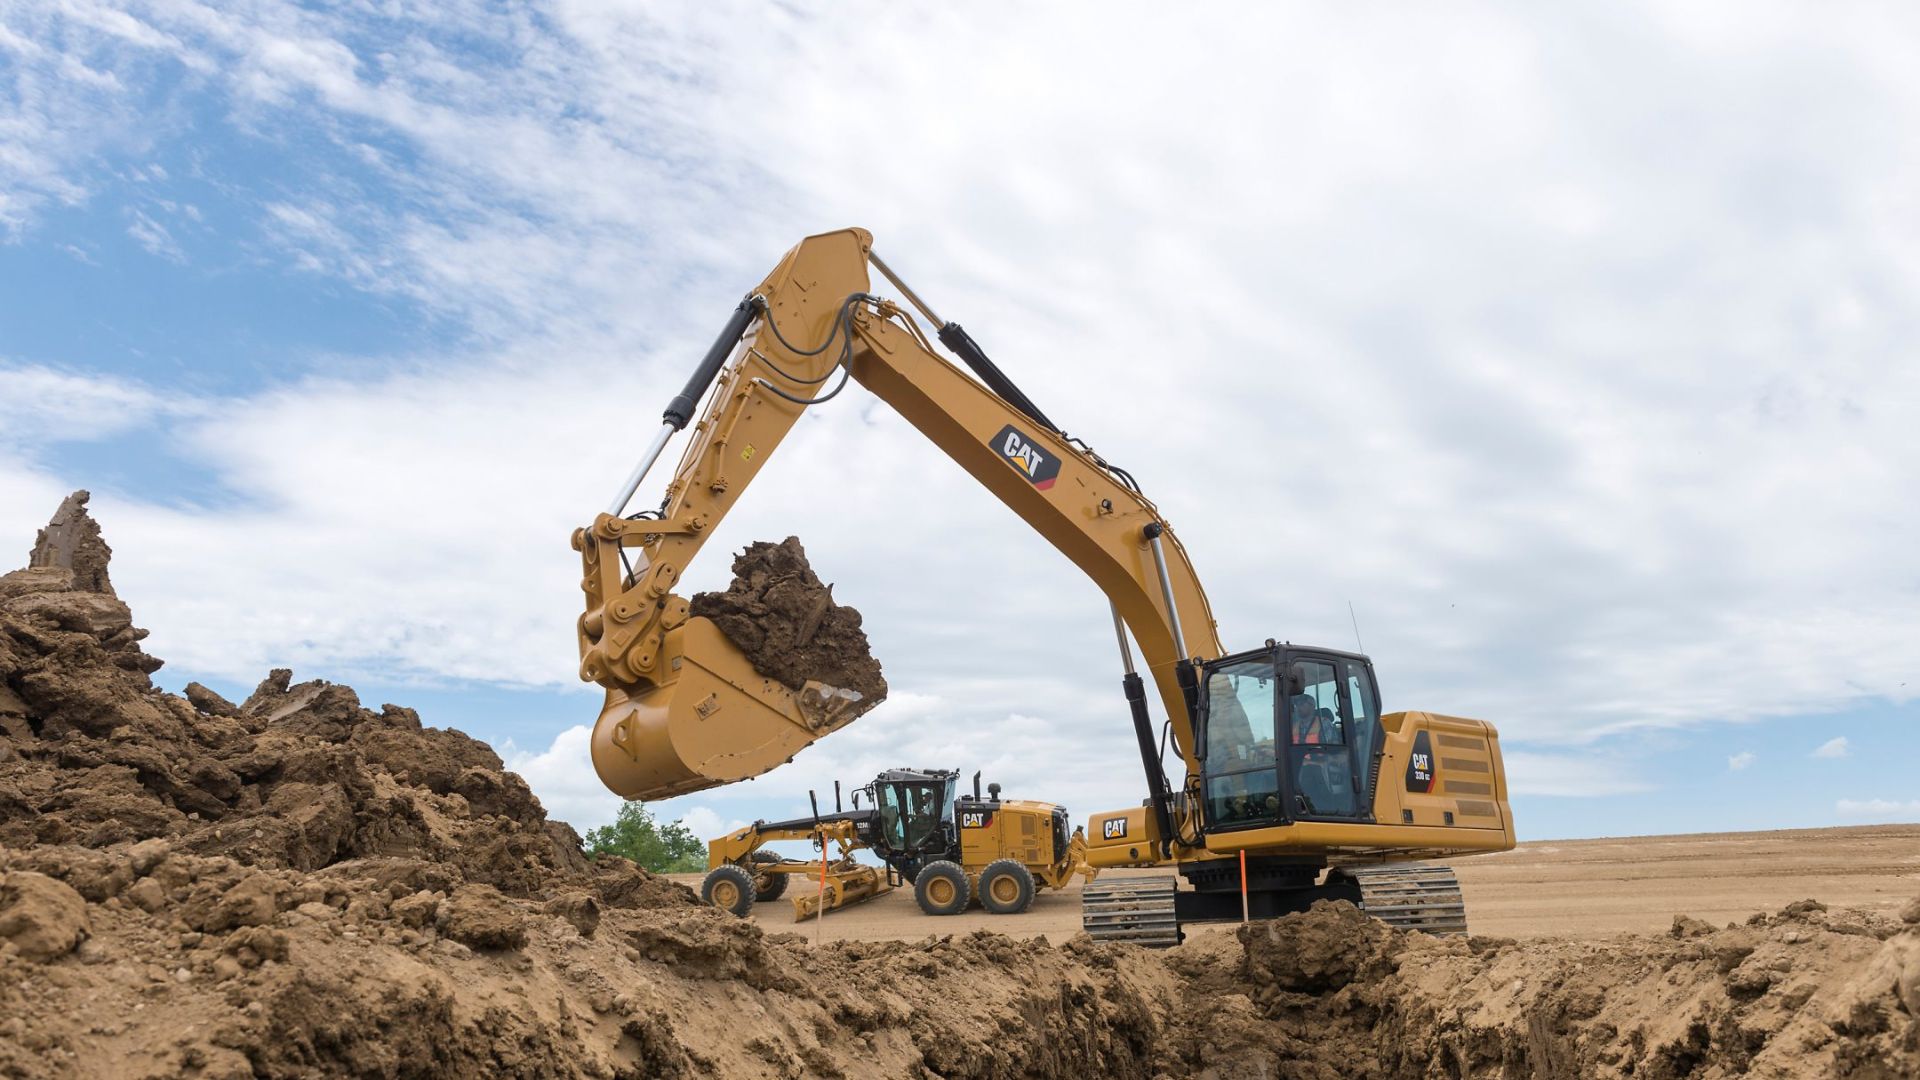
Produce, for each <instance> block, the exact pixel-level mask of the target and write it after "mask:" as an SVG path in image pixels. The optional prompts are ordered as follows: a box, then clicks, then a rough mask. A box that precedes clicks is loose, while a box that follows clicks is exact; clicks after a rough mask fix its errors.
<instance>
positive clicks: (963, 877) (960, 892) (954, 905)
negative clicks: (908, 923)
mask: <svg viewBox="0 0 1920 1080" xmlns="http://www.w3.org/2000/svg"><path fill="white" fill-rule="evenodd" d="M913 898H914V899H915V900H917V901H919V903H920V910H921V911H924V912H926V913H927V914H929V915H958V914H960V913H961V912H962V911H965V910H967V903H968V901H970V900H972V899H973V884H972V882H969V881H968V880H967V871H966V870H965V869H964V868H963V867H961V865H960V864H959V863H956V862H949V861H948V860H946V859H939V860H937V861H935V862H930V863H928V864H927V865H925V866H923V867H921V868H920V873H919V874H917V875H915V877H914V879H913Z"/></svg>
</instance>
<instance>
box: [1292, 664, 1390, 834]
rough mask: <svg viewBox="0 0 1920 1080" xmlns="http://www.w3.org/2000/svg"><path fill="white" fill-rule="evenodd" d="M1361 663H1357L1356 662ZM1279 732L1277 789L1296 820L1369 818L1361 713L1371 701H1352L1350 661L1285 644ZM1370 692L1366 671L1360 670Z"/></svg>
mask: <svg viewBox="0 0 1920 1080" xmlns="http://www.w3.org/2000/svg"><path fill="white" fill-rule="evenodd" d="M1363 667H1364V665H1363ZM1284 671H1285V673H1286V674H1285V679H1284V686H1285V692H1284V698H1283V700H1282V701H1280V702H1279V703H1278V704H1279V712H1280V717H1281V720H1280V736H1281V738H1282V739H1283V740H1284V741H1285V743H1286V747H1287V749H1286V754H1285V766H1284V769H1283V774H1284V775H1283V777H1282V780H1283V784H1282V786H1283V788H1284V789H1285V790H1286V791H1287V793H1288V798H1289V799H1290V809H1291V811H1292V815H1291V816H1292V817H1293V818H1295V819H1296V820H1301V821H1371V820H1372V819H1373V808H1372V801H1371V800H1370V799H1369V798H1367V794H1366V787H1367V784H1366V781H1367V779H1368V776H1369V773H1370V770H1371V762H1370V761H1368V760H1367V754H1366V752H1365V751H1366V748H1367V747H1368V746H1369V745H1370V744H1372V743H1373V742H1374V740H1373V738H1372V734H1373V732H1372V730H1371V724H1372V723H1373V720H1374V718H1373V717H1371V716H1367V717H1365V718H1362V716H1361V715H1360V713H1361V711H1362V710H1366V711H1371V708H1372V706H1371V703H1370V702H1369V701H1366V700H1358V701H1356V700H1355V696H1354V693H1353V691H1354V689H1357V688H1360V684H1359V683H1358V682H1357V681H1355V680H1354V679H1353V678H1352V677H1351V676H1352V675H1353V672H1354V668H1353V662H1352V661H1351V660H1350V659H1349V658H1347V657H1342V656H1335V655H1329V654H1322V653H1313V652H1299V651H1295V650H1288V651H1287V653H1286V656H1285V659H1284ZM1366 680H1367V685H1366V687H1365V688H1364V689H1363V690H1362V694H1361V696H1362V698H1365V697H1366V696H1367V692H1368V691H1370V690H1371V682H1372V673H1371V672H1370V671H1369V672H1366Z"/></svg>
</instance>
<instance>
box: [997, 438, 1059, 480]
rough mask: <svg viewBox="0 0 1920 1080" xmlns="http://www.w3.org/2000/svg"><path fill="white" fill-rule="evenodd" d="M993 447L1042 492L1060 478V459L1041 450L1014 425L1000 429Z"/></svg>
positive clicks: (1002, 458) (1001, 457)
mask: <svg viewBox="0 0 1920 1080" xmlns="http://www.w3.org/2000/svg"><path fill="white" fill-rule="evenodd" d="M992 445H993V448H994V450H995V451H997V452H998V453H999V454H1000V459H1001V460H1002V461H1005V462H1006V463H1007V464H1009V465H1011V466H1013V467H1014V468H1016V469H1018V470H1020V474H1021V475H1022V476H1025V477H1026V478H1027V480H1028V481H1029V482H1030V483H1032V484H1033V486H1034V487H1036V488H1039V489H1040V490H1041V491H1045V490H1047V489H1048V488H1050V487H1052V486H1053V482H1054V480H1056V479H1058V478H1059V476H1060V459H1059V458H1057V457H1054V456H1053V455H1052V454H1049V453H1047V452H1046V451H1045V450H1042V449H1040V447H1039V446H1038V445H1037V444H1036V443H1035V442H1034V441H1033V439H1031V438H1029V437H1028V436H1026V435H1024V434H1022V433H1021V432H1020V429H1019V428H1016V427H1014V426H1013V425H1012V424H1008V425H1007V426H1006V427H1003V428H1001V429H1000V434H998V435H995V436H994V437H993V444H992Z"/></svg>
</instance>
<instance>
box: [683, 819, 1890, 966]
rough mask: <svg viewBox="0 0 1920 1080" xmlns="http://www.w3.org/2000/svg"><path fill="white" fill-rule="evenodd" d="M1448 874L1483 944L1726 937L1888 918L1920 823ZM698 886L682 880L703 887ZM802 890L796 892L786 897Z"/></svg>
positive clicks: (1555, 845)
mask: <svg viewBox="0 0 1920 1080" xmlns="http://www.w3.org/2000/svg"><path fill="white" fill-rule="evenodd" d="M1453 865H1454V868H1455V870H1456V871H1458V873H1459V875H1460V881H1461V885H1462V887H1463V888H1464V889H1465V890H1466V894H1467V912H1468V922H1469V925H1470V926H1471V927H1472V930H1473V933H1475V934H1477V935H1488V936H1496V937H1515V938H1543V937H1557V938H1589V939H1590V938H1602V937H1607V936H1609V935H1612V934H1618V933H1647V932H1659V931H1663V930H1665V929H1667V928H1668V927H1669V926H1671V925H1672V923H1673V917H1674V916H1675V915H1682V914H1684V915H1691V916H1693V917H1694V918H1697V919H1703V920H1705V921H1707V922H1709V923H1712V924H1714V925H1716V926H1719V925H1725V924H1726V923H1729V922H1738V921H1742V920H1745V919H1746V918H1747V917H1748V916H1750V915H1753V914H1755V913H1756V912H1762V911H1778V910H1779V909H1780V908H1781V907H1783V906H1785V905H1786V904H1789V903H1792V902H1793V901H1795V900H1801V899H1806V898H1809V897H1810V898H1813V899H1817V900H1820V901H1821V902H1823V903H1826V904H1828V905H1831V906H1834V907H1843V906H1844V907H1857V908H1862V909H1867V910H1872V911H1878V912H1882V913H1887V914H1891V913H1892V912H1894V911H1895V910H1897V909H1898V908H1899V906H1900V905H1901V904H1904V903H1905V902H1906V901H1908V900H1909V899H1911V898H1912V897H1913V896H1914V894H1915V893H1920V825H1868V826H1859V827H1852V828H1835V829H1794V830H1787V831H1780V832H1747V833H1698V834H1692V835H1684V836H1638V837H1622V838H1610V839H1601V840H1543V841H1536V842H1533V843H1526V844H1521V845H1520V846H1519V847H1518V848H1515V849H1514V850H1513V851H1510V852H1505V853H1502V854H1498V855H1482V856H1477V857H1475V858H1471V859H1461V860H1458V861H1457V862H1455V863H1454V864H1453ZM1119 873H1122V874H1148V873H1156V871H1119ZM701 876H702V875H699V874H687V875H677V876H676V877H675V880H677V881H681V882H684V883H686V884H687V885H689V886H691V887H692V888H695V889H698V888H699V887H700V879H701ZM799 890H800V884H799V883H798V882H795V883H794V886H793V889H792V891H791V892H790V893H789V895H792V894H793V892H798V891H799ZM753 917H754V920H755V921H756V922H758V923H760V924H761V926H762V927H763V928H764V929H766V930H768V931H769V932H777V931H781V930H791V931H796V932H799V933H802V934H805V935H807V936H808V937H809V938H811V937H813V936H814V934H815V933H816V929H817V930H818V932H819V933H821V934H822V935H823V938H824V940H827V941H891V940H905V941H912V940H918V939H919V938H922V937H925V936H927V935H928V934H952V933H965V932H968V931H971V930H979V929H990V930H994V931H997V932H999V933H1004V934H1010V935H1013V936H1016V937H1038V936H1045V937H1046V938H1048V939H1049V940H1051V941H1054V942H1061V941H1065V940H1067V939H1068V938H1070V937H1072V936H1073V935H1074V934H1075V933H1078V932H1079V929H1080V893H1079V888H1078V886H1074V887H1071V888H1068V889H1066V890H1063V891H1061V892H1045V891H1043V892H1041V893H1040V894H1039V895H1038V896H1036V897H1035V898H1034V901H1033V907H1031V908H1029V909H1028V910H1027V912H1026V913H1025V914H1023V915H1020V916H1018V917H1009V916H995V915H988V914H986V913H985V912H983V911H981V910H980V909H978V908H974V909H972V910H970V911H967V912H966V913H964V914H961V915H954V916H948V917H945V918H938V919H936V918H930V917H928V916H926V915H923V914H921V912H920V909H919V907H917V906H916V905H915V904H914V902H913V892H912V890H911V889H896V890H894V891H893V892H891V893H888V894H886V895H884V896H881V897H879V898H878V899H875V900H872V901H869V902H868V903H866V904H861V905H857V906H854V907H850V908H842V909H840V910H839V911H835V912H830V913H829V914H828V915H827V917H826V920H825V923H824V925H823V926H821V927H818V928H816V927H815V926H814V924H812V923H811V922H808V923H802V924H799V925H795V924H794V923H793V922H792V919H793V909H792V907H791V905H790V904H789V903H788V902H787V901H786V900H784V899H783V900H778V901H774V902H772V903H767V904H761V905H758V906H757V907H756V908H755V909H754V913H753Z"/></svg>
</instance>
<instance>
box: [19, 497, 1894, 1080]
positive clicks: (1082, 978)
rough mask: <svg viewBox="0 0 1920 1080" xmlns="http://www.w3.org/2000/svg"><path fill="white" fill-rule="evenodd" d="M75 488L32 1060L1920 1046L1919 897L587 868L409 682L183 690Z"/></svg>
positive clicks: (545, 1062) (1116, 1066) (1808, 1051)
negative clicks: (1229, 912) (1733, 897)
mask: <svg viewBox="0 0 1920 1080" xmlns="http://www.w3.org/2000/svg"><path fill="white" fill-rule="evenodd" d="M61 513H62V519H61V520H60V521H59V522H57V523H56V524H57V525H60V526H63V527H65V528H66V529H67V530H68V532H66V533H65V534H63V535H68V536H75V537H79V538H80V542H78V543H76V544H73V545H70V546H67V547H64V548H62V547H59V546H57V545H50V549H51V550H54V551H56V552H60V551H67V552H72V553H73V554H71V555H64V554H55V555H54V556H53V557H51V558H49V560H48V561H47V562H46V563H45V564H44V565H37V566H35V567H32V568H29V569H28V570H26V571H21V572H18V573H15V574H8V575H5V576H4V577H0V1075H3V1076H8V1077H15V1076H19V1077H29V1078H42V1077H47V1078H52V1077H60V1078H67V1077H89V1078H91V1077H109V1078H116V1077H127V1078H133V1077H195V1078H205V1077H212V1078H239V1077H288V1078H292V1077H318V1076H366V1077H390V1078H399V1077H409V1078H411V1077H421V1078H426V1077H453V1078H465V1077H488V1078H496V1077H594V1078H600V1080H605V1078H608V1077H615V1078H625V1077H656V1076H658V1077H695V1076H708V1075H720V1076H753V1077H802V1076H808V1077H811V1076H828V1077H841V1076H874V1077H893V1076H941V1077H979V1078H1008V1077H1028V1076H1032V1077H1079V1076H1087V1075H1101V1076H1107V1077H1112V1078H1115V1080H1128V1078H1135V1077H1138V1078H1142V1080H1145V1078H1149V1077H1163V1076H1165V1077H1187V1076H1195V1077H1199V1076H1241V1075H1246V1076H1272V1077H1328V1078H1331V1077H1377V1078H1402V1077H1405V1078H1415V1077H1420V1078H1425V1077H1430V1076H1457V1077H1521V1076H1543V1077H1545V1076H1554V1077H1557V1076H1602V1077H1605V1076H1616V1077H1624V1076H1633V1077H1637V1078H1656V1080H1657V1078H1667V1077H1683V1076H1684V1077H1701V1078H1709V1077H1721V1076H1732V1075H1736V1074H1738V1075H1749V1076H1761V1077H1788V1076H1857V1077H1895V1076H1913V1075H1916V1074H1917V1073H1920V1028H1917V1027H1916V1021H1915V1014H1916V1012H1917V1011H1920V902H1916V903H1915V904H1914V905H1912V906H1911V907H1910V908H1909V909H1908V910H1907V911H1906V912H1903V918H1904V919H1906V920H1907V921H1905V922H1897V921H1894V920H1891V919H1887V918H1883V917H1882V918H1876V917H1872V916H1865V915H1861V914H1859V913H1853V912H1843V911H1827V910H1826V909H1825V908H1823V907H1822V906H1821V905H1819V904H1815V903H1810V902H1808V903H1800V904H1795V905H1793V906H1791V907H1789V908H1788V909H1786V910H1785V911H1782V912H1781V913H1779V914H1778V915H1774V916H1768V917H1763V918H1758V919H1756V920H1754V921H1753V922H1751V923H1749V924H1747V925H1744V926H1736V927H1729V928H1725V929H1714V928H1712V927H1710V926H1707V925H1706V924H1704V923H1700V922H1698V921H1695V920H1681V921H1678V922H1676V924H1675V929H1674V932H1673V933H1672V934H1670V935H1666V936H1660V937H1642V938H1628V937H1623V938H1620V939H1616V940H1614V941H1609V942H1603V943H1592V942H1555V941H1547V942H1534V943H1529V944H1527V945H1519V944H1515V943H1513V942H1507V941H1501V940H1481V939H1475V940H1457V939H1455V940H1445V941H1442V940H1435V939H1431V938H1425V937H1421V936H1418V935H1407V934H1404V933H1401V932H1398V931H1393V930H1389V929H1387V928H1386V927H1384V926H1382V925H1380V924H1378V923H1375V922H1373V921H1371V920H1368V919H1366V918H1365V917H1363V916H1362V915H1361V914H1360V913H1359V912H1358V911H1356V910H1355V909H1353V908H1352V907H1351V906H1350V905H1345V904H1322V905H1317V906H1316V907H1315V908H1314V910H1312V911H1310V912H1307V913H1304V914H1301V915H1296V916H1292V917H1289V918H1287V919H1282V920H1277V921H1274V922H1268V923H1259V924H1255V925H1253V926H1251V927H1247V928H1243V929H1242V930H1241V931H1240V932H1239V933H1238V935H1237V936H1236V935H1231V934H1218V933H1216V934H1207V935H1204V936H1201V937H1199V938H1197V939H1196V940H1194V941H1192V942H1190V943H1189V944H1187V945H1184V946H1182V947H1180V948H1177V949H1174V950H1170V951H1168V952H1165V953H1155V952H1150V951H1146V950H1141V949H1137V948H1134V947H1131V946H1117V945H1095V944H1093V943H1091V942H1089V941H1087V940H1086V939H1085V938H1084V937H1082V938H1076V939H1074V940H1073V941H1071V942H1069V943H1067V944H1066V945H1065V946H1062V947H1059V948H1055V947H1053V946H1050V945H1048V944H1047V943H1046V942H1045V941H1044V940H1034V941H1015V940H1009V939H1007V938H1005V937H1000V936H997V935H992V934H986V933H976V934H972V935H968V936H965V937H928V938H927V939H925V940H923V941H919V942H913V943H906V942H888V943H880V944H872V943H845V944H839V945H834V946H829V947H826V948H813V947H810V946H809V945H808V944H807V943H806V940H805V939H804V938H802V937H799V936H797V935H793V934H773V935H769V934H765V933H763V932H762V931H761V930H760V929H759V928H757V927H756V926H755V925H754V924H752V923H751V922H747V921H744V920H739V919H735V918H733V917H731V916H729V915H725V914H723V913H721V912H719V911H716V910H715V909H713V908H710V907H706V906H703V905H701V904H699V903H698V902H697V901H696V899H695V898H694V896H693V894H692V893H691V892H690V891H689V890H687V889H684V888H682V887H680V886H677V885H672V884H669V883H667V882H665V881H662V880H660V879H656V878H654V877H652V876H651V875H649V874H647V873H645V872H644V871H641V870H639V869H638V868H636V867H634V866H633V865H632V864H630V863H627V862H625V861H624V860H620V859H605V860H601V861H598V862H589V861H588V860H586V859H585V858H584V857H583V856H582V854H581V852H580V848H579V841H578V838H577V837H576V836H575V835H574V833H573V831H572V830H571V829H570V828H568V827H567V826H565V825H562V824H559V823H556V822H549V821H548V820H547V819H546V816H545V813H544V812H543V811H542V809H541V807H540V804H539V802H538V801H537V800H536V799H535V798H534V797H533V795H532V794H531V792H529V791H528V790H527V788H526V785H525V783H524V782H522V781H521V780H520V778H518V777H517V776H514V775H513V774H512V773H509V772H507V771H505V770H504V769H503V768H502V767H501V763H500V760H499V758H498V757H497V756H496V755H495V754H494V753H493V751H492V750H491V749H490V748H488V747H487V746H486V745H485V744H483V743H480V742H478V741H476V740H474V739H471V738H468V737H467V736H465V735H462V734H461V733H459V732H457V731H447V730H437V729H433V728H427V727H423V726H422V725H421V723H420V721H419V718H418V717H417V716H416V715H414V714H413V713H412V712H411V711H410V710H407V709H402V708H399V707H396V706H391V705H389V706H383V707H382V708H381V709H380V710H379V711H377V712H376V711H373V710H369V709H366V708H364V707H362V706H361V704H360V702H359V701H358V699H357V698H356V697H355V696H354V694H353V692H352V691H351V690H350V689H348V688H346V687H343V686H337V685H333V684H329V683H324V682H306V683H297V684H296V683H294V682H293V680H292V677H291V676H290V675H289V674H288V673H287V672H285V671H276V672H274V673H273V674H272V675H270V676H269V677H268V678H267V679H266V680H265V681H264V682H262V683H261V685H260V688H259V689H258V690H256V691H255V692H254V693H253V694H252V695H251V696H250V697H249V698H248V699H247V700H246V701H245V702H243V703H240V704H234V703H232V702H230V701H226V700H225V699H223V698H221V697H220V696H219V695H218V694H215V693H213V692H212V691H211V690H208V689H206V688H205V687H198V686H194V687H189V688H188V692H187V694H186V696H184V697H182V696H176V695H173V694H168V693H163V692H160V691H158V690H156V689H155V688H154V687H153V686H152V684H151V682H150V680H149V679H148V673H149V672H151V671H152V670H153V669H154V668H156V667H157V666H158V661H157V660H154V659H153V658H151V657H148V656H146V655H145V654H144V653H143V652H142V651H141V650H140V647H139V641H140V639H141V637H143V636H144V634H143V633H142V632H140V631H137V630H135V629H134V628H133V627H132V623H131V616H130V614H129V613H127V612H126V609H125V605H123V604H120V603H119V601H118V599H117V598H115V597H114V596H113V595H112V593H111V592H110V591H109V586H108V585H107V579H106V575H105V571H106V561H105V554H104V553H105V550H106V549H105V545H104V544H99V545H98V548H97V550H98V551H99V552H101V553H102V555H101V558H100V560H99V561H98V563H97V565H89V567H88V568H86V569H83V570H82V571H81V572H78V573H76V572H75V569H74V566H73V565H70V563H85V562H86V558H87V557H86V555H85V552H87V551H89V550H96V549H95V548H93V547H92V545H93V544H96V543H97V542H98V539H99V536H98V531H97V529H96V528H94V527H93V526H92V523H91V521H90V520H88V519H86V518H85V517H84V506H83V505H81V504H79V503H74V502H71V501H70V503H69V504H68V506H65V507H63V508H62V511H61ZM796 547H797V545H796ZM38 551H39V548H38V547H36V553H37V552H38ZM36 557H38V556H37V554H36ZM96 570H97V573H96V572H95V571H96ZM762 591H763V593H764V591H765V590H764V589H763V590H762ZM876 675H877V673H876ZM582 767H583V768H584V767H585V765H584V763H583V766H582ZM928 928H929V930H937V929H938V928H939V923H938V920H931V919H930V920H929V927H928Z"/></svg>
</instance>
